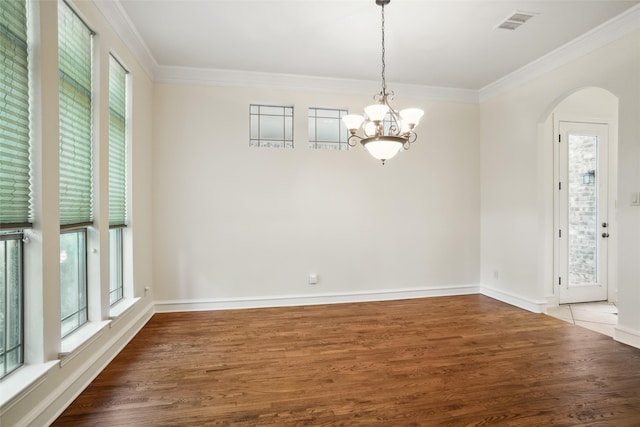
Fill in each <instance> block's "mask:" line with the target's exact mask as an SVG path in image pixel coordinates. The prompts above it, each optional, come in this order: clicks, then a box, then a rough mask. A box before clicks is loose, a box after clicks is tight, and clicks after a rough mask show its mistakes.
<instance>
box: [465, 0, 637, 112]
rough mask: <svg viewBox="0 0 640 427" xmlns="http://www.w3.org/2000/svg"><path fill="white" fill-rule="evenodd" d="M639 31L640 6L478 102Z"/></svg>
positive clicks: (485, 91) (489, 88)
mask: <svg viewBox="0 0 640 427" xmlns="http://www.w3.org/2000/svg"><path fill="white" fill-rule="evenodd" d="M638 29H640V5H636V6H634V7H632V8H630V9H628V10H626V11H625V12H623V13H621V14H620V15H618V16H616V17H614V18H612V19H610V20H609V21H607V22H605V23H603V24H602V25H599V26H597V27H596V28H594V29H593V30H591V31H589V32H587V33H585V34H583V35H581V36H579V37H577V38H575V39H573V40H571V41H570V42H568V43H566V44H564V45H563V46H560V47H559V48H557V49H555V50H553V51H551V52H550V53H548V54H546V55H544V56H542V57H540V58H538V59H536V60H535V61H533V62H530V63H528V64H527V65H525V66H523V67H521V68H519V69H517V70H516V71H514V72H512V73H509V74H507V75H506V76H504V77H502V78H500V79H498V80H496V81H495V82H493V83H490V84H488V85H486V86H485V87H483V88H481V89H480V90H479V91H478V93H479V102H484V101H487V100H488V99H491V98H493V97H494V96H497V95H499V94H501V93H503V92H505V91H507V90H510V89H513V88H515V87H518V86H520V85H522V84H524V83H526V82H528V81H530V80H533V79H534V78H536V77H539V76H541V75H542V74H545V73H548V72H550V71H552V70H555V69H556V68H558V67H561V66H562V65H565V64H567V63H569V62H571V61H573V60H575V59H577V58H579V57H581V56H584V55H586V54H588V53H590V52H592V51H594V50H596V49H598V48H601V47H603V46H605V45H607V44H609V43H611V42H613V41H615V40H617V39H619V38H621V37H623V36H625V35H627V34H629V33H631V32H633V31H635V30H638Z"/></svg>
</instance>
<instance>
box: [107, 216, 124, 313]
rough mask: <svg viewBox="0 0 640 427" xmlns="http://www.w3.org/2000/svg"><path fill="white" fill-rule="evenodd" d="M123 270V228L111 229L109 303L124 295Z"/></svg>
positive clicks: (115, 301) (111, 303)
mask: <svg viewBox="0 0 640 427" xmlns="http://www.w3.org/2000/svg"><path fill="white" fill-rule="evenodd" d="M123 282H124V276H123V270H122V228H112V229H111V230H109V304H110V305H113V304H115V303H117V302H118V301H120V300H121V299H122V298H123V297H124V286H123Z"/></svg>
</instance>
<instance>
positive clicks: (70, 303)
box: [60, 229, 87, 337]
mask: <svg viewBox="0 0 640 427" xmlns="http://www.w3.org/2000/svg"><path fill="white" fill-rule="evenodd" d="M86 265H87V232H86V229H82V230H74V231H69V232H65V233H62V234H61V235H60V304H61V306H60V308H61V317H62V336H63V337H64V336H66V335H69V333H71V332H73V331H75V330H76V329H78V328H79V327H80V326H82V325H83V324H84V323H86V322H87V271H86Z"/></svg>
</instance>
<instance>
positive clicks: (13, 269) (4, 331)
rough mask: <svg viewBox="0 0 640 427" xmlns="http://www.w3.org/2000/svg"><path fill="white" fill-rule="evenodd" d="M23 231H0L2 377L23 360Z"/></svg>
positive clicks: (0, 370) (0, 351)
mask: <svg viewBox="0 0 640 427" xmlns="http://www.w3.org/2000/svg"><path fill="white" fill-rule="evenodd" d="M22 276H23V266H22V233H19V232H17V233H16V232H6V233H2V234H0V378H2V377H4V376H6V375H7V374H9V373H11V372H13V371H14V370H16V369H18V368H19V367H20V366H22V364H23V363H24V334H23V313H22V307H23V306H22V301H23V285H22V284H23V278H22Z"/></svg>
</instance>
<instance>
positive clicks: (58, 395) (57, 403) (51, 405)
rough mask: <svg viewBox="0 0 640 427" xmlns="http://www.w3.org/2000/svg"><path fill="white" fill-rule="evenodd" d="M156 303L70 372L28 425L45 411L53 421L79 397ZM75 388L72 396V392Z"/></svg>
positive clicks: (149, 317) (124, 344)
mask: <svg viewBox="0 0 640 427" xmlns="http://www.w3.org/2000/svg"><path fill="white" fill-rule="evenodd" d="M153 313H154V312H153V305H150V306H149V307H147V309H145V310H142V311H141V312H140V313H139V314H138V315H136V316H135V317H134V318H133V319H131V320H130V321H129V323H128V324H127V325H126V326H125V327H123V328H122V333H120V334H117V335H114V336H112V337H110V339H109V340H108V341H107V342H105V343H104V345H103V346H102V347H101V349H100V351H98V352H96V357H95V358H91V359H90V360H88V361H87V362H85V363H84V364H83V365H82V366H81V367H80V368H78V369H76V370H75V372H73V374H72V375H70V376H69V377H68V378H67V379H66V381H64V382H62V383H61V384H59V385H58V387H57V388H56V389H55V391H54V392H52V393H51V394H50V396H51V397H50V398H49V399H45V400H43V401H41V402H39V403H38V404H37V405H36V406H35V407H34V408H33V410H32V411H31V412H30V413H31V414H35V415H34V417H33V419H31V420H24V421H25V423H24V425H31V424H32V422H33V421H34V420H35V418H37V416H39V415H41V414H45V412H48V413H51V414H52V416H49V418H50V419H48V420H47V422H46V424H45V425H50V424H51V423H53V422H54V421H55V420H56V418H58V416H60V414H62V412H63V411H64V410H65V409H66V408H67V407H68V406H69V405H70V404H71V402H73V401H74V400H75V398H76V397H78V396H79V395H80V393H82V391H84V390H85V389H86V388H87V386H88V385H89V384H90V383H91V381H93V380H94V379H95V378H96V377H97V376H98V374H100V372H102V371H103V370H104V368H106V367H107V365H108V364H109V363H111V361H112V360H113V359H114V358H115V357H116V356H117V355H118V354H119V353H120V352H121V351H122V349H123V348H124V347H125V346H126V345H127V343H128V342H129V341H131V339H132V338H133V337H134V336H135V335H136V334H137V333H138V332H139V331H140V330H141V329H142V327H143V326H144V325H145V324H146V323H147V322H148V321H149V319H151V316H153ZM105 354H108V355H109V356H108V357H107V358H105V359H103V360H102V361H101V363H98V362H100V357H102V356H104V355H105ZM87 372H90V374H89V375H88V376H86V377H84V379H83V375H85V374H86V373H87ZM70 390H73V392H72V394H71V396H69V394H68V392H69V391H70Z"/></svg>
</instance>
